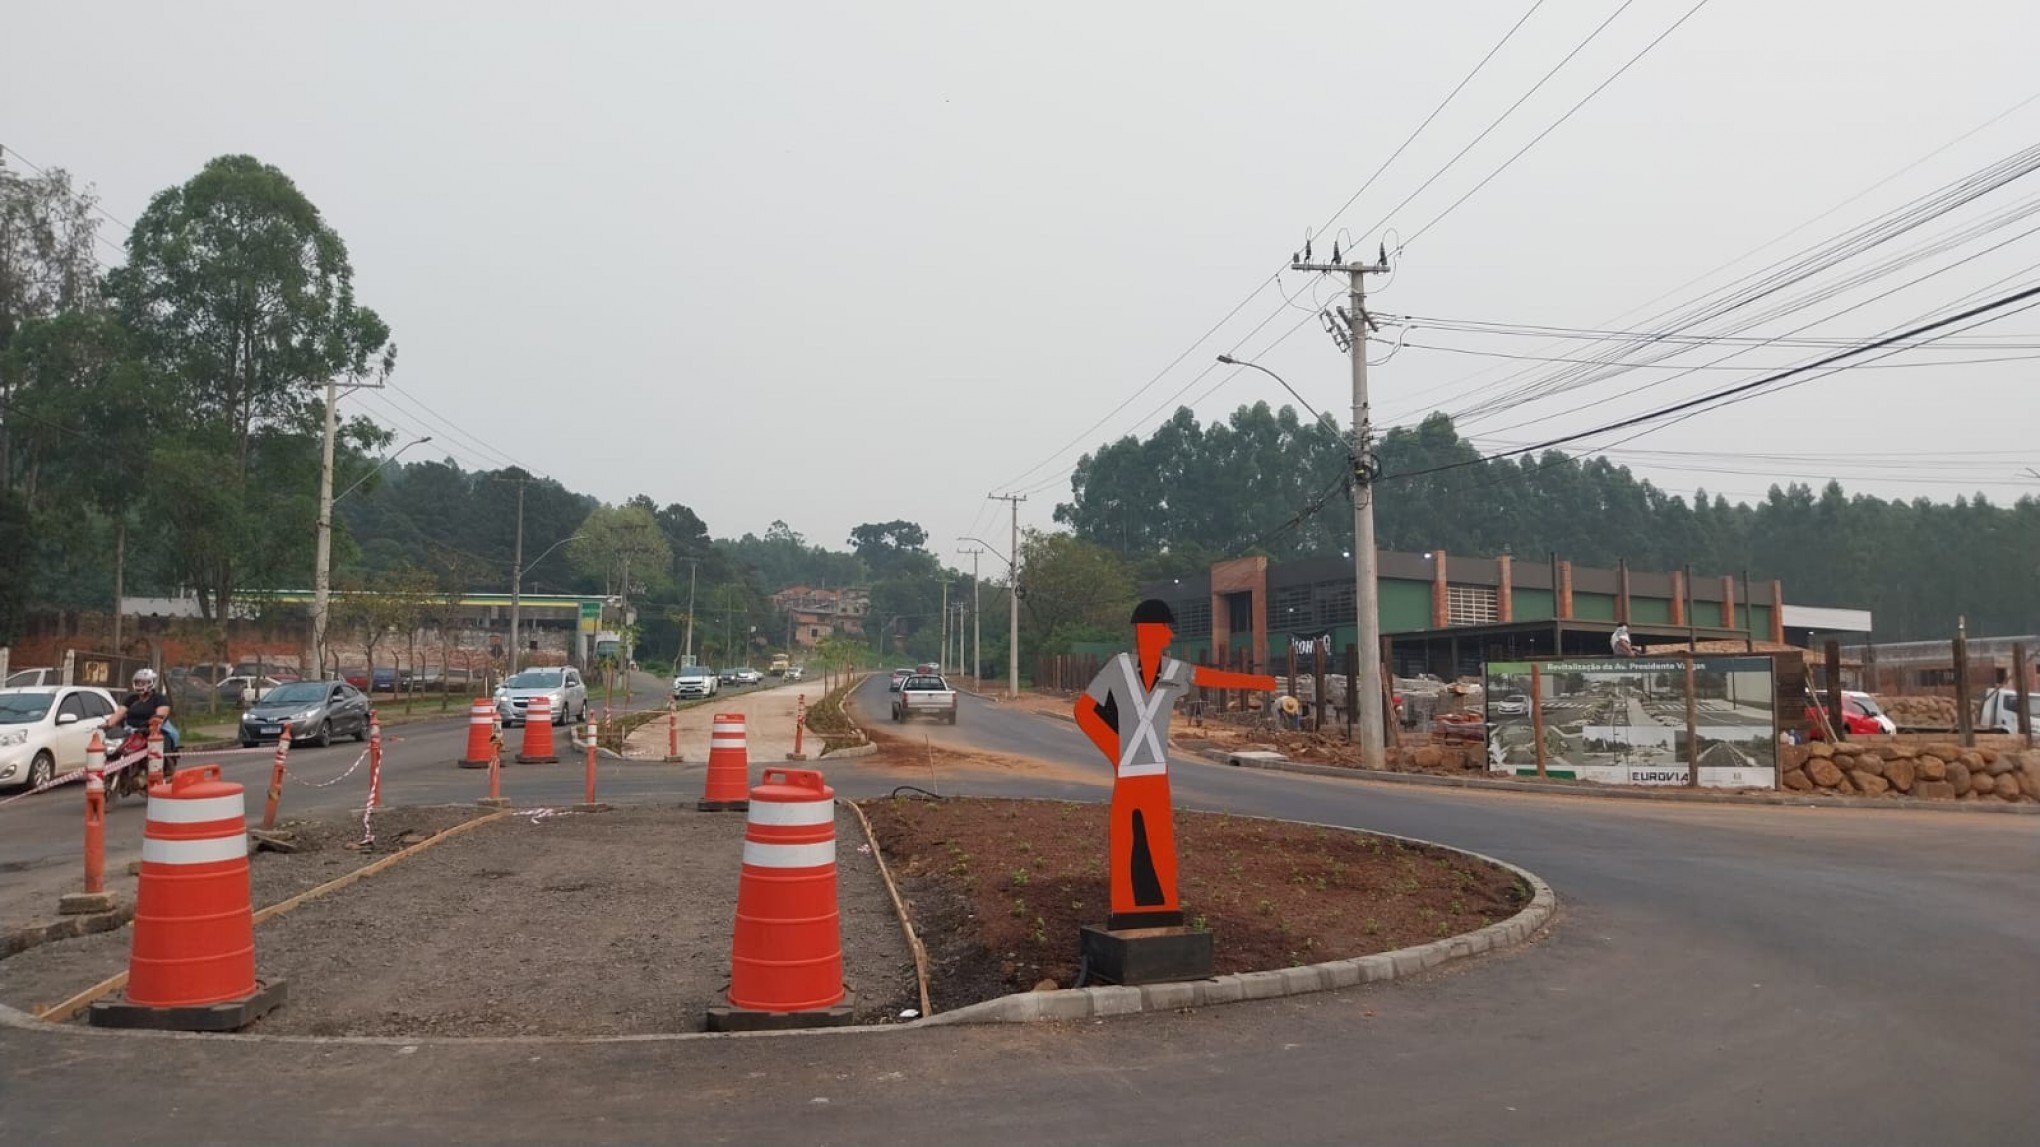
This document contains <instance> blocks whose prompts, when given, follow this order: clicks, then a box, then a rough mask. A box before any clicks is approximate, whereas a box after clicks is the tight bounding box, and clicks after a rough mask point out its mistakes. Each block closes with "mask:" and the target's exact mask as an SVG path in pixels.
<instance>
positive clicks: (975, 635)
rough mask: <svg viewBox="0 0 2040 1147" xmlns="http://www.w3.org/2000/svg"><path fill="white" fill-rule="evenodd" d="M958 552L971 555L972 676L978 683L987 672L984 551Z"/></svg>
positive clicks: (960, 550)
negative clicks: (981, 583)
mask: <svg viewBox="0 0 2040 1147" xmlns="http://www.w3.org/2000/svg"><path fill="white" fill-rule="evenodd" d="M956 552H957V553H959V554H969V555H970V643H971V644H970V676H971V680H973V681H976V680H977V677H978V674H980V673H983V672H984V671H985V618H984V614H983V612H981V611H980V610H979V609H978V555H979V554H981V553H984V551H983V550H981V549H977V548H976V547H972V548H971V549H967V550H965V549H959V550H957V551H956Z"/></svg>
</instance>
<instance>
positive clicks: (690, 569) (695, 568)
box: [676, 558, 701, 672]
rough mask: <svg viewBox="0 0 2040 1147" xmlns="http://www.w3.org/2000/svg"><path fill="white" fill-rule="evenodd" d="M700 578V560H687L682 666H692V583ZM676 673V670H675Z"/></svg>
mask: <svg viewBox="0 0 2040 1147" xmlns="http://www.w3.org/2000/svg"><path fill="white" fill-rule="evenodd" d="M700 576H701V559H700V558H688V559H687V652H686V653H684V654H682V655H681V658H680V664H681V665H682V666H687V665H692V664H694V582H695V579H696V578H698V577H700ZM676 672H677V670H676Z"/></svg>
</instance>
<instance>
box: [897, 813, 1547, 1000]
mask: <svg viewBox="0 0 2040 1147" xmlns="http://www.w3.org/2000/svg"><path fill="white" fill-rule="evenodd" d="M1284 823H1308V822H1301V821H1297V822H1287V821H1286V822H1284ZM1321 827H1325V828H1341V829H1342V830H1343V831H1346V832H1362V831H1372V830H1371V829H1352V828H1343V826H1340V825H1324V826H1321ZM1374 835H1376V836H1382V837H1387V838H1389V839H1392V840H1401V841H1406V842H1408V843H1411V844H1425V845H1429V846H1431V847H1432V848H1442V849H1445V850H1446V851H1448V852H1456V853H1459V854H1460V855H1462V856H1471V857H1473V858H1474V859H1476V860H1484V861H1486V862H1488V863H1489V864H1492V865H1494V866H1496V867H1497V868H1502V869H1506V870H1507V871H1509V872H1513V873H1515V874H1516V876H1517V877H1519V878H1520V879H1521V880H1522V881H1523V883H1525V884H1527V885H1529V886H1530V903H1529V904H1527V905H1525V906H1524V907H1523V910H1522V911H1520V912H1518V913H1516V914H1515V915H1514V916H1511V917H1509V918H1508V919H1507V920H1504V921H1502V922H1501V923H1499V924H1490V925H1488V926H1487V927H1485V928H1481V929H1479V930H1477V931H1473V932H1467V933H1463V934H1461V935H1458V936H1451V937H1448V938H1446V939H1443V940H1434V941H1432V942H1431V943H1428V944H1419V945H1417V946H1416V947H1414V948H1398V949H1396V950H1395V951H1393V952H1377V953H1375V954H1374V955H1372V956H1353V957H1350V958H1348V959H1344V960H1329V961H1326V962H1325V963H1322V964H1305V965H1303V966H1302V967H1299V968H1277V969H1273V970H1271V971H1265V972H1236V973H1234V974H1232V975H1229V976H1217V977H1214V978H1212V979H1209V980H1191V981H1188V982H1185V983H1173V984H1146V985H1143V986H1141V987H1137V988H1134V987H1124V986H1121V985H1117V984H1108V985H1103V986H1100V987H1096V988H1059V989H1057V990H1055V991H1053V992H1016V993H1014V994H1013V995H1010V996H1000V997H999V998H998V999H996V1000H986V1001H985V1002H983V1003H980V1004H970V1005H967V1006H965V1007H961V1008H958V1009H956V1010H955V1011H952V1012H944V1013H942V1014H941V1015H938V1016H930V1017H929V1018H927V1019H925V1020H923V1021H921V1023H920V1024H918V1025H916V1026H918V1027H925V1026H930V1025H938V1024H997V1023H1032V1022H1034V1021H1036V1020H1087V1019H1100V1018H1103V1017H1105V1016H1123V1015H1134V1014H1136V1013H1139V1012H1162V1011H1176V1010H1178V1009H1181V1008H1202V1007H1210V1006H1212V1005H1214V1004H1236V1003H1239V1002H1240V1001H1242V1000H1267V999H1276V998H1279V997H1283V996H1301V995H1306V994H1308V993H1311V992H1327V991H1332V990H1333V989H1336V988H1350V987H1353V986H1354V985H1356V984H1372V983H1379V982H1382V981H1385V980H1398V979H1403V978H1406V977H1409V976H1414V975H1416V974H1418V973H1419V972H1428V971H1430V970H1431V969H1432V968H1436V967H1439V966H1440V965H1443V964H1448V963H1451V962H1453V961H1455V960H1463V959H1466V958H1468V957H1471V956H1477V955H1480V954H1481V953H1483V952H1498V951H1501V950H1502V949H1504V948H1513V947H1516V946H1517V945H1519V944H1522V943H1524V942H1526V941H1527V940H1529V939H1530V937H1532V936H1534V935H1536V934H1537V933H1538V932H1539V931H1541V930H1542V929H1543V928H1544V926H1545V925H1546V924H1549V923H1550V922H1551V918H1552V917H1553V916H1554V915H1556V914H1557V912H1558V896H1557V895H1556V894H1555V893H1553V892H1552V891H1551V886H1550V885H1548V884H1546V883H1545V882H1544V881H1542V880H1540V879H1538V877H1537V876H1536V874H1535V873H1532V872H1530V871H1528V870H1526V869H1522V868H1518V867H1516V866H1515V865H1513V864H1510V863H1509V862H1507V861H1505V860H1496V859H1495V858H1494V857H1492V856H1483V855H1482V854H1480V853H1478V852H1470V851H1468V850H1466V849H1463V848H1453V847H1452V846H1451V845H1449V844H1439V843H1437V842H1436V841H1429V840H1419V839H1417V838H1416V837H1412V836H1397V835H1395V834H1394V833H1386V832H1377V833H1374Z"/></svg>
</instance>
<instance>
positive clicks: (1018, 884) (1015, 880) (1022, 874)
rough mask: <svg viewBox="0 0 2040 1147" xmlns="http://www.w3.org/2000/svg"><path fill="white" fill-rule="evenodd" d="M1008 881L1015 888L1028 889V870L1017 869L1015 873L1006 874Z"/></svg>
mask: <svg viewBox="0 0 2040 1147" xmlns="http://www.w3.org/2000/svg"><path fill="white" fill-rule="evenodd" d="M1006 879H1007V880H1008V881H1010V882H1011V883H1012V885H1013V887H1015V888H1025V887H1027V881H1028V879H1029V877H1028V875H1027V870H1026V869H1024V868H1016V869H1014V870H1013V871H1011V872H1009V873H1007V874H1006Z"/></svg>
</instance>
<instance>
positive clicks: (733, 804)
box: [695, 713, 751, 811]
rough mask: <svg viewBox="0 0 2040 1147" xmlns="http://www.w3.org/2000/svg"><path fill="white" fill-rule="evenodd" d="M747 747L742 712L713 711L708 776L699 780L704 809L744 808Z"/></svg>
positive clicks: (747, 784) (747, 786)
mask: <svg viewBox="0 0 2040 1147" xmlns="http://www.w3.org/2000/svg"><path fill="white" fill-rule="evenodd" d="M750 787H751V750H750V742H749V740H748V738H747V736H746V734H745V731H744V715H743V714H742V713H717V714H716V715H715V724H714V725H713V726H712V727H711V728H710V730H709V734H708V775H707V776H706V777H705V778H703V780H702V790H701V800H700V801H699V802H698V803H697V804H696V805H695V807H696V808H699V809H702V810H704V811H712V810H717V811H719V810H731V809H740V808H743V807H744V804H745V801H746V799H747V798H748V797H749V796H750Z"/></svg>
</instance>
